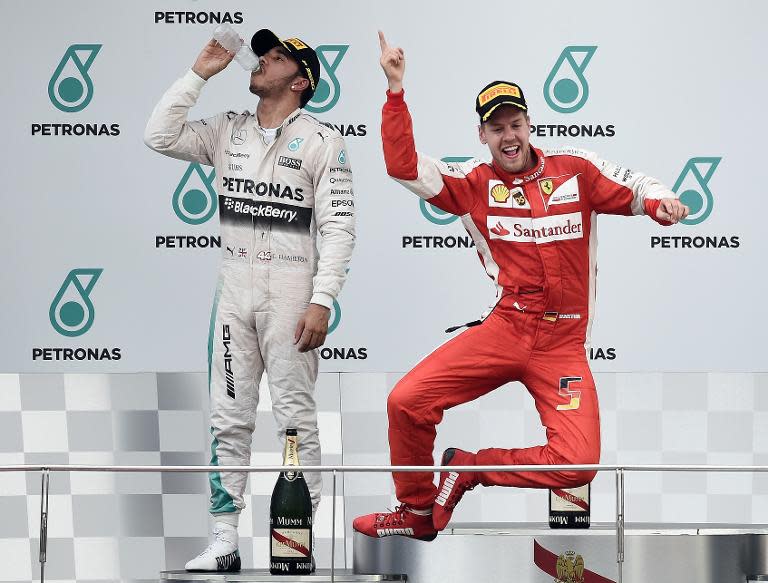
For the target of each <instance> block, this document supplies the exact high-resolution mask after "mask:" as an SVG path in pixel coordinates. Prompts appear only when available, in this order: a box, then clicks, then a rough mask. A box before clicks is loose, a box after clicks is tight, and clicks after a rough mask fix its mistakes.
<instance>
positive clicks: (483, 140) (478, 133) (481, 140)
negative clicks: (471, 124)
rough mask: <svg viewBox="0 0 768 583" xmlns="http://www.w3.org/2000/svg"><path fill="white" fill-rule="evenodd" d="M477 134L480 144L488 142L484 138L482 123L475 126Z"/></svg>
mask: <svg viewBox="0 0 768 583" xmlns="http://www.w3.org/2000/svg"><path fill="white" fill-rule="evenodd" d="M477 136H478V137H479V138H480V143H481V144H487V143H488V140H487V139H486V138H485V128H484V127H483V124H480V125H479V126H477Z"/></svg>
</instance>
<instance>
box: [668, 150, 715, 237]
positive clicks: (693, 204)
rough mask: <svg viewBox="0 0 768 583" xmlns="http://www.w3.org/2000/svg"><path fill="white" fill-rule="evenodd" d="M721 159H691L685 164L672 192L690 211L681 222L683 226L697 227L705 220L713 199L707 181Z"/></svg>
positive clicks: (710, 209)
mask: <svg viewBox="0 0 768 583" xmlns="http://www.w3.org/2000/svg"><path fill="white" fill-rule="evenodd" d="M721 160H722V158H719V157H700V158H691V159H690V160H688V162H686V164H685V167H684V168H683V170H682V172H680V176H678V177H677V180H676V181H675V185H674V186H673V187H672V190H673V191H674V192H675V193H676V194H677V195H678V196H679V197H680V202H682V203H683V204H685V205H687V206H688V208H690V209H691V213H690V214H689V215H688V216H687V217H686V218H685V219H683V220H682V221H680V222H681V223H683V224H684V225H698V224H699V223H703V222H704V221H706V220H707V217H709V215H710V213H711V212H712V207H713V206H714V197H713V196H712V191H711V190H710V189H709V181H710V179H711V178H712V175H713V174H714V173H715V170H717V167H718V166H719V164H720V161H721Z"/></svg>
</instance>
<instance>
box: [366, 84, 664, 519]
mask: <svg viewBox="0 0 768 583" xmlns="http://www.w3.org/2000/svg"><path fill="white" fill-rule="evenodd" d="M381 132H382V140H383V143H384V158H385V161H386V165H387V172H388V173H389V175H390V176H392V177H394V178H395V179H397V181H398V182H400V183H401V184H403V185H404V186H405V187H406V188H408V189H409V190H411V191H412V192H414V193H415V194H417V195H418V196H420V197H421V198H423V199H425V200H426V201H428V202H429V203H430V204H432V205H434V206H436V207H437V208H439V209H441V210H443V211H446V212H448V213H451V214H454V215H458V216H459V217H461V220H462V223H463V225H464V227H465V228H466V230H467V232H468V233H469V234H470V235H471V237H472V239H473V240H474V243H475V246H476V249H477V253H478V255H479V257H480V261H481V262H482V263H483V266H484V267H485V270H486V272H487V273H488V275H489V276H490V278H491V279H492V280H493V281H494V283H495V284H496V288H497V295H496V303H495V305H494V307H493V308H492V310H491V311H490V314H489V315H487V317H485V318H483V321H482V323H481V324H480V325H478V326H473V327H471V328H469V329H468V330H466V331H464V332H463V333H462V334H459V335H458V336H456V337H454V338H453V339H451V340H449V341H448V342H446V343H445V344H443V345H442V346H441V347H439V348H438V349H437V350H435V351H434V352H433V353H432V354H430V355H429V356H427V357H426V358H425V359H424V360H422V361H421V362H420V363H419V364H418V365H417V366H416V367H415V368H414V369H413V370H412V371H411V372H409V373H408V374H407V375H406V376H405V377H403V379H402V380H401V381H400V382H399V383H398V384H397V385H396V386H395V388H394V389H393V391H392V393H391V394H390V396H389V399H388V402H387V412H388V416H389V445H390V454H391V460H392V464H393V465H432V463H433V459H432V449H433V446H434V439H435V426H436V425H437V424H438V423H439V422H440V421H441V420H442V417H443V411H444V410H445V409H448V408H450V407H454V406H456V405H458V404H461V403H466V402H468V401H471V400H474V399H476V398H478V397H480V396H481V395H483V394H485V393H488V392H490V391H492V390H494V389H496V388H498V387H499V386H501V385H504V384H506V383H508V382H510V381H521V382H522V383H523V384H524V385H525V386H526V388H527V389H528V391H529V392H530V393H531V395H532V396H533V398H534V400H535V402H536V408H537V410H538V412H539V415H540V417H541V421H542V424H543V425H544V427H545V428H546V433H547V443H546V445H543V446H537V447H530V448H521V449H496V448H492V449H483V450H480V451H479V452H478V453H477V458H476V463H477V464H480V465H518V464H526V465H527V464H588V463H597V462H598V461H599V458H600V421H599V413H598V402H597V393H596V391H595V383H594V380H593V378H592V373H591V372H590V369H589V364H588V362H587V357H586V350H585V344H586V342H587V341H588V337H589V330H590V325H591V320H592V313H593V310H594V299H595V276H596V264H595V259H596V245H597V238H596V229H595V225H594V224H593V220H594V218H595V217H596V214H597V213H610V214H618V215H642V214H646V215H648V216H650V217H651V218H654V219H655V217H656V211H657V209H658V206H659V199H660V198H667V197H669V198H674V197H675V195H674V194H673V193H672V192H671V191H670V190H669V189H668V188H666V187H664V186H663V185H662V184H660V183H659V182H658V181H656V180H655V179H653V178H650V177H648V176H645V175H643V174H641V173H639V172H635V171H633V170H629V169H627V168H624V167H621V166H617V165H615V164H612V163H610V162H607V161H605V160H601V159H599V158H598V157H597V156H596V155H595V154H592V153H590V152H585V151H582V150H578V149H575V148H562V149H558V150H547V151H542V150H539V149H536V148H532V153H533V154H534V158H535V160H536V164H535V166H534V167H533V169H531V170H529V171H528V172H525V173H521V174H509V173H507V172H505V171H504V170H503V169H501V168H500V167H498V166H497V165H496V164H495V163H493V162H491V163H486V162H481V161H479V160H471V161H469V162H463V163H445V162H441V161H439V160H435V159H432V158H429V157H427V156H424V155H422V154H420V153H417V152H416V148H415V145H414V140H413V128H412V124H411V117H410V114H409V112H408V108H407V106H406V104H405V101H404V99H403V93H402V92H400V93H398V94H391V93H389V92H387V102H386V104H385V105H384V108H383V111H382V127H381ZM663 224H667V223H663ZM593 477H594V474H593V473H591V472H515V473H513V472H498V473H481V475H480V481H481V483H482V484H484V485H504V486H518V487H533V488H553V487H558V488H560V487H574V486H577V485H581V484H585V483H587V482H589V481H591V479H592V478H593ZM394 479H395V486H396V493H397V497H398V499H399V500H400V501H401V502H405V503H407V504H409V505H411V506H413V507H416V508H420V507H426V506H430V505H431V504H432V502H433V500H434V498H435V495H436V488H435V486H434V484H433V483H432V474H431V473H395V474H394Z"/></svg>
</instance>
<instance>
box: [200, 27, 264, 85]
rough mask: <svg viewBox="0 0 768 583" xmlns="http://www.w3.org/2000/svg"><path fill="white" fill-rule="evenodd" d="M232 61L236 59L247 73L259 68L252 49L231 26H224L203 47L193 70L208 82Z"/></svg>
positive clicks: (215, 31)
mask: <svg viewBox="0 0 768 583" xmlns="http://www.w3.org/2000/svg"><path fill="white" fill-rule="evenodd" d="M232 59H236V60H237V62H238V63H240V65H241V66H242V67H243V68H244V69H246V70H247V71H251V70H255V69H258V68H259V59H258V57H257V56H256V55H255V54H254V53H253V51H252V50H251V47H249V46H248V45H247V44H245V42H243V39H241V38H240V36H239V35H238V34H237V33H236V32H235V31H234V29H232V27H231V26H229V25H226V24H222V25H220V26H218V27H216V30H214V32H213V38H212V39H211V40H210V41H208V44H206V45H205V47H203V50H202V51H201V52H200V54H199V55H198V57H197V60H196V61H195V64H194V65H192V70H193V71H194V72H195V73H197V74H198V75H200V77H202V78H203V79H206V80H207V79H210V78H211V77H212V76H213V75H215V74H216V73H220V72H221V71H223V70H224V69H226V67H227V65H229V64H230V63H231V62H232Z"/></svg>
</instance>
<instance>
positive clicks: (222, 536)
mask: <svg viewBox="0 0 768 583" xmlns="http://www.w3.org/2000/svg"><path fill="white" fill-rule="evenodd" d="M237 540H238V537H237V529H236V528H235V527H234V526H232V525H230V524H225V523H223V522H216V523H214V525H213V542H212V543H211V544H209V545H208V547H207V548H206V549H205V550H204V551H203V552H202V553H200V554H199V555H197V556H196V557H195V558H194V559H192V560H191V561H189V562H188V563H187V564H186V565H184V568H185V569H186V570H187V571H226V572H232V571H239V570H240V551H239V550H238V548H237Z"/></svg>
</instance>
